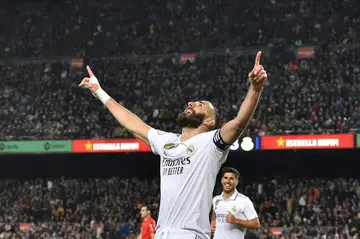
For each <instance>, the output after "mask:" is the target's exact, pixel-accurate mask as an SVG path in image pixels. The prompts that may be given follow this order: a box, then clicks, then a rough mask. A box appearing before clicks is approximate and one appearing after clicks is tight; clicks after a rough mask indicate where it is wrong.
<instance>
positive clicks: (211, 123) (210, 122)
mask: <svg viewBox="0 0 360 239" xmlns="http://www.w3.org/2000/svg"><path fill="white" fill-rule="evenodd" d="M204 124H205V125H206V126H207V127H209V128H215V124H216V121H215V119H211V118H207V119H206V120H205V122H204Z"/></svg>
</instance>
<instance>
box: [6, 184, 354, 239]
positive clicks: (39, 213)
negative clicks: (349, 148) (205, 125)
mask: <svg viewBox="0 0 360 239" xmlns="http://www.w3.org/2000/svg"><path fill="white" fill-rule="evenodd" d="M0 188H1V191H2V194H1V195H0V202H1V204H2V205H3V206H2V207H1V209H0V210H1V217H0V221H1V224H0V232H1V234H0V237H1V238H15V237H12V236H15V235H18V236H20V237H21V238H22V237H23V236H24V237H25V238H52V239H58V238H76V239H77V238H111V239H112V238H117V239H119V238H132V236H136V235H137V234H138V231H139V228H140V222H141V219H140V214H139V209H140V207H141V205H143V204H146V205H149V207H150V208H151V210H152V215H153V216H154V217H155V218H156V217H157V210H158V206H159V205H158V202H159V182H158V180H157V179H153V180H139V179H136V178H131V179H119V178H110V179H100V178H97V179H64V178H62V179H47V180H46V179H37V180H33V181H20V180H1V181H0ZM219 190H221V187H220V185H217V187H216V190H215V191H216V193H220V191H219ZM240 191H241V192H243V193H245V194H246V195H248V196H249V197H250V198H251V199H252V201H253V203H254V205H255V208H256V210H257V211H258V214H259V218H260V221H261V222H262V227H261V229H260V231H258V232H257V233H258V236H259V238H264V239H265V238H272V237H274V236H276V235H277V234H276V232H274V231H273V230H274V228H280V229H281V230H280V231H278V234H282V237H283V238H316V237H318V236H324V235H326V236H327V238H347V236H355V235H357V236H358V233H359V230H360V211H359V208H360V207H359V203H360V201H359V199H360V181H359V180H358V179H354V178H350V179H343V178H335V179H331V180H329V179H320V178H319V179H306V178H298V179H286V180H285V179H274V180H268V179H263V180H259V181H258V182H254V183H252V184H250V185H247V186H246V187H245V188H243V189H240ZM272 233H274V234H272Z"/></svg>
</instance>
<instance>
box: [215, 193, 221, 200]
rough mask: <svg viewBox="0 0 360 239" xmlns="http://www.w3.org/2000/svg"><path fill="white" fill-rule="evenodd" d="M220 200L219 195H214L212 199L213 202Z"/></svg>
mask: <svg viewBox="0 0 360 239" xmlns="http://www.w3.org/2000/svg"><path fill="white" fill-rule="evenodd" d="M220 199H221V194H219V195H216V196H214V197H213V201H214V202H215V201H216V200H220Z"/></svg>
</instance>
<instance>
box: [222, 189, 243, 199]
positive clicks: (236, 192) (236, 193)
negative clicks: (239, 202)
mask: <svg viewBox="0 0 360 239" xmlns="http://www.w3.org/2000/svg"><path fill="white" fill-rule="evenodd" d="M238 193H239V192H238V191H237V190H236V189H235V192H234V193H233V195H231V197H229V198H228V199H227V200H225V199H224V192H222V193H221V199H222V200H224V201H228V200H232V201H234V200H235V199H236V197H237V195H238Z"/></svg>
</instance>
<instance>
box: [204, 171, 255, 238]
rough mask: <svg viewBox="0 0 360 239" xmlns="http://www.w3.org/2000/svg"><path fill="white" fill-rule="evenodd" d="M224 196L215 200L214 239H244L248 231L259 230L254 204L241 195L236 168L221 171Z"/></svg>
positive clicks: (213, 217) (212, 229) (212, 220)
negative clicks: (238, 188)
mask: <svg viewBox="0 0 360 239" xmlns="http://www.w3.org/2000/svg"><path fill="white" fill-rule="evenodd" d="M221 174H222V177H221V184H222V187H223V192H222V194H220V195H218V196H215V197H214V198H213V202H212V203H213V212H212V215H211V231H212V232H213V233H214V232H215V233H214V239H243V238H244V237H245V234H246V230H247V229H258V228H259V227H260V222H259V219H258V215H257V213H256V211H255V208H254V205H253V203H252V202H251V201H250V199H249V198H248V197H246V196H245V195H243V194H241V193H239V192H238V191H237V190H236V186H237V185H238V183H239V176H240V174H239V172H238V171H237V170H236V169H235V168H223V169H222V170H221Z"/></svg>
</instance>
